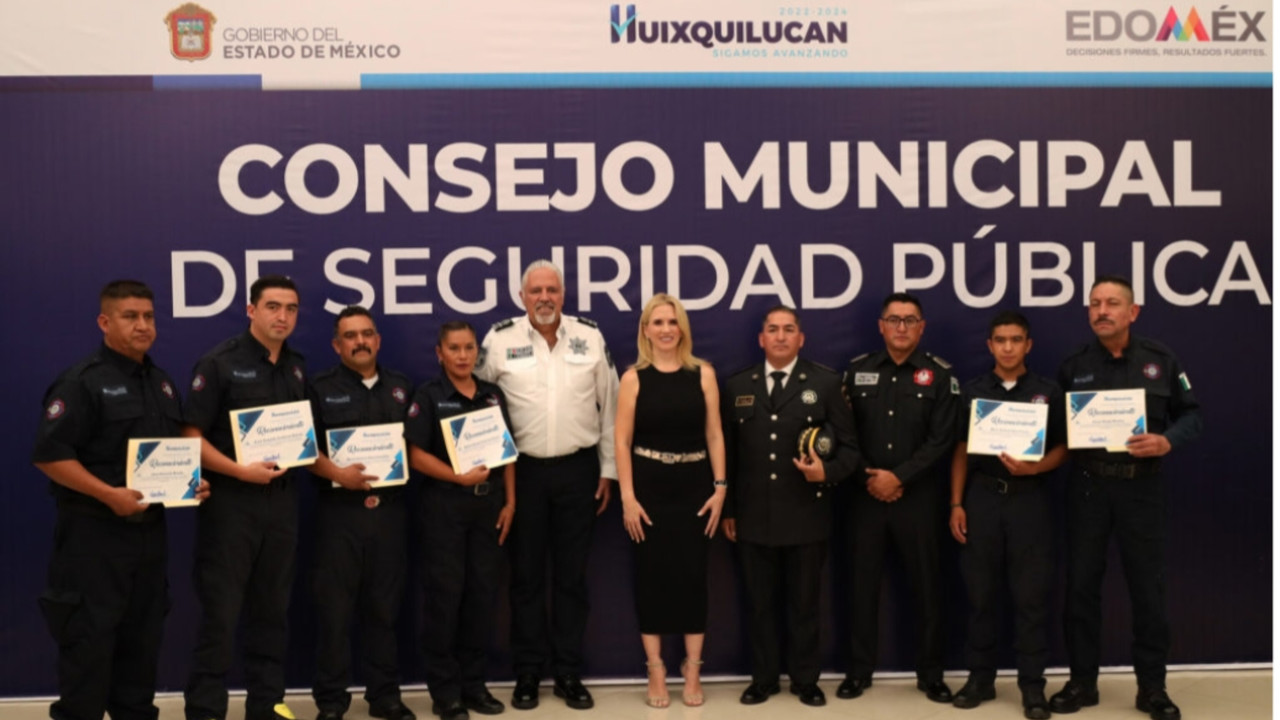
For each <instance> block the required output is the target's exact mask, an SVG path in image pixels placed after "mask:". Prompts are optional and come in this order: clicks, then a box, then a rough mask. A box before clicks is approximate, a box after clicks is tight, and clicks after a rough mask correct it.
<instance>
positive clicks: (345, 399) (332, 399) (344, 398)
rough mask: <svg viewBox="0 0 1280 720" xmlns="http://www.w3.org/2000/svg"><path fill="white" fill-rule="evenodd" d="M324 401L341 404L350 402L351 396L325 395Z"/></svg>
mask: <svg viewBox="0 0 1280 720" xmlns="http://www.w3.org/2000/svg"><path fill="white" fill-rule="evenodd" d="M324 401H325V402H327V403H331V404H333V405H342V404H344V403H349V402H351V396H350V395H333V396H326V397H325V399H324Z"/></svg>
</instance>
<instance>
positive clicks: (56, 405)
mask: <svg viewBox="0 0 1280 720" xmlns="http://www.w3.org/2000/svg"><path fill="white" fill-rule="evenodd" d="M66 410H67V404H66V403H64V402H62V401H61V400H54V401H53V402H51V403H49V407H48V409H46V410H45V411H44V416H45V417H46V418H48V419H49V420H53V419H54V418H56V417H58V416H60V415H62V413H64V412H66Z"/></svg>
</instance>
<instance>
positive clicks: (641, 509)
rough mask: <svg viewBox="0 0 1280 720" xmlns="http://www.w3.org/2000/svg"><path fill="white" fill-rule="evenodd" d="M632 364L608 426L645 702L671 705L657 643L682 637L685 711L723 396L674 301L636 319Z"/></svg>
mask: <svg viewBox="0 0 1280 720" xmlns="http://www.w3.org/2000/svg"><path fill="white" fill-rule="evenodd" d="M636 346H637V351H638V357H637V359H636V364H635V366H633V367H632V368H631V369H629V370H627V372H626V373H625V374H623V376H622V383H621V387H620V388H619V390H618V415H617V420H616V422H615V424H614V438H615V450H616V457H617V461H618V485H619V488H620V490H621V493H622V521H623V525H624V526H625V527H626V529H627V534H628V535H630V536H631V539H632V541H633V542H634V543H635V547H636V578H635V595H636V614H637V616H638V618H639V621H640V622H639V624H640V640H641V643H642V644H643V645H644V652H645V657H646V661H647V665H648V671H649V690H648V697H647V699H646V700H645V702H646V703H647V704H648V705H649V706H650V707H656V708H664V707H667V706H668V705H669V704H670V703H671V698H670V695H669V693H668V691H667V670H666V666H665V665H664V663H663V661H662V636H663V635H683V636H684V645H685V655H686V657H685V660H684V662H682V663H681V664H680V672H681V674H682V675H683V676H684V691H683V698H682V699H683V700H684V704H685V705H690V706H697V705H701V704H702V702H703V693H702V683H701V679H700V674H701V669H702V668H701V666H702V642H703V637H704V632H705V631H706V623H707V550H708V547H709V543H710V540H711V537H712V536H714V535H715V532H716V528H717V526H718V525H719V523H720V510H721V507H722V506H723V504H724V496H725V480H724V477H725V464H724V435H723V434H722V432H721V430H720V393H719V390H718V389H717V387H716V375H715V371H714V370H712V369H711V365H710V364H708V363H706V362H704V361H702V360H699V359H698V358H696V357H694V356H693V339H692V337H691V336H690V333H689V318H688V316H687V315H686V314H685V311H684V307H683V306H681V304H680V301H679V300H677V299H676V298H674V297H672V296H671V295H666V294H658V295H655V296H653V298H651V299H650V300H649V302H648V303H646V304H645V306H644V311H643V312H642V313H641V315H640V329H639V332H638V333H637V336H636Z"/></svg>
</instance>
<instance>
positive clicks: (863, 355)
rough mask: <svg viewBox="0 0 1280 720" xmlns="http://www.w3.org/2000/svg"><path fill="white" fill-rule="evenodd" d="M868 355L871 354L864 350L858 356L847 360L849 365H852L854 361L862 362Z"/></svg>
mask: <svg viewBox="0 0 1280 720" xmlns="http://www.w3.org/2000/svg"><path fill="white" fill-rule="evenodd" d="M870 355H871V353H869V352H864V353H862V354H861V355H859V356H858V357H856V358H853V359H852V360H850V361H849V364H850V365H852V364H854V363H856V362H862V361H863V360H866V359H867V358H868V357H869V356H870Z"/></svg>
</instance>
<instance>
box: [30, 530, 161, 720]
mask: <svg viewBox="0 0 1280 720" xmlns="http://www.w3.org/2000/svg"><path fill="white" fill-rule="evenodd" d="M153 512H154V511H148V513H147V514H148V515H151V517H148V518H147V519H146V520H144V521H142V522H130V521H126V520H124V519H123V518H117V517H106V516H102V515H96V514H90V513H85V512H81V511H76V510H67V509H63V508H59V510H58V521H57V523H58V524H57V528H56V529H55V531H54V548H53V557H52V558H51V560H50V563H49V582H48V586H47V588H46V590H45V591H44V593H43V594H42V595H41V597H40V609H41V611H42V612H43V614H44V618H45V622H46V623H47V624H48V626H49V631H50V633H51V634H52V635H53V638H54V641H56V642H57V643H58V695H59V698H58V700H57V701H56V702H54V703H53V705H52V706H51V707H50V709H49V716H50V717H52V718H54V720H101V718H102V716H103V713H110V714H111V717H112V718H113V720H155V718H156V717H158V716H159V714H160V711H159V710H158V709H157V708H156V706H155V703H154V700H155V694H156V664H157V662H158V660H159V654H160V639H161V634H162V632H163V630H164V617H165V615H166V614H167V613H168V610H169V581H168V575H167V552H168V546H167V543H166V534H165V523H164V515H163V514H160V515H159V516H158V517H155V516H154V515H152V513H153ZM135 517H137V516H135ZM10 650H16V648H10Z"/></svg>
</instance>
